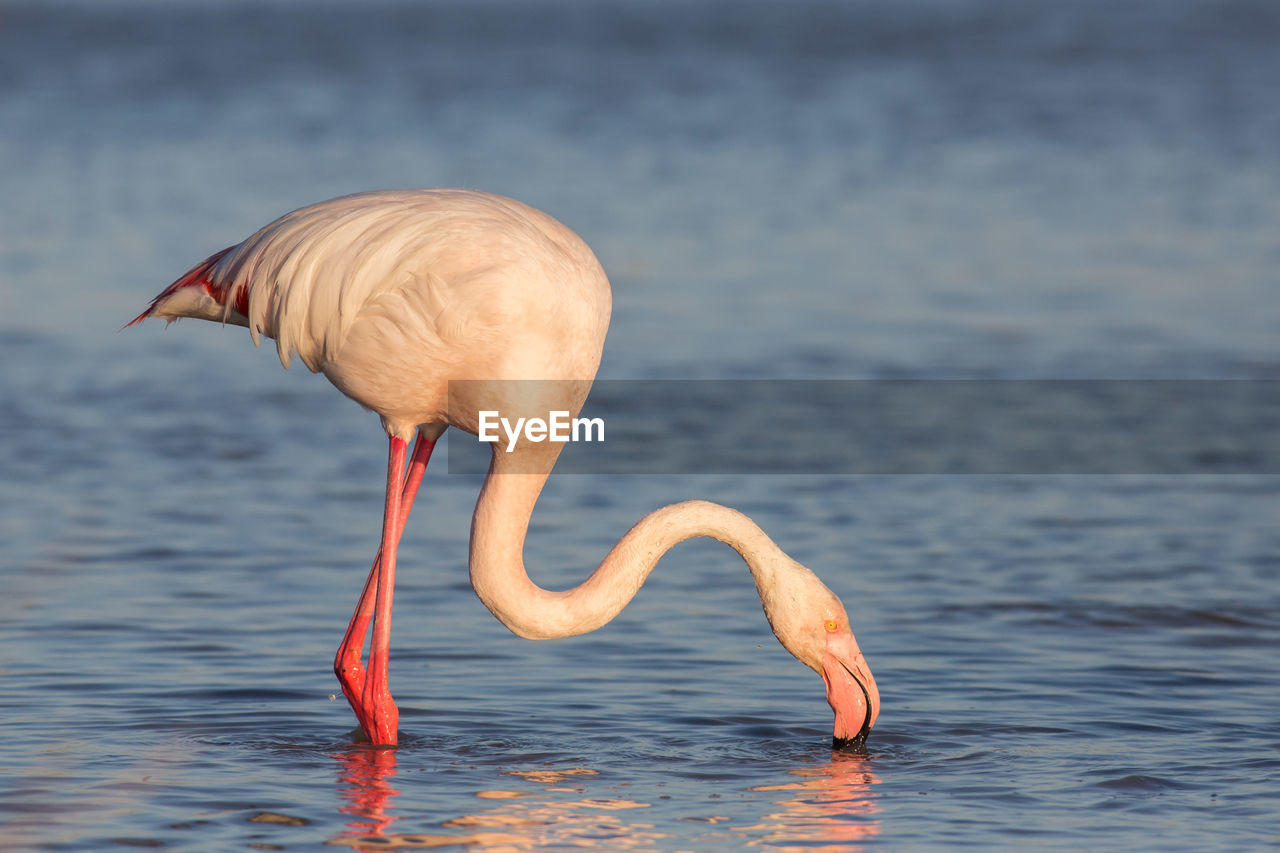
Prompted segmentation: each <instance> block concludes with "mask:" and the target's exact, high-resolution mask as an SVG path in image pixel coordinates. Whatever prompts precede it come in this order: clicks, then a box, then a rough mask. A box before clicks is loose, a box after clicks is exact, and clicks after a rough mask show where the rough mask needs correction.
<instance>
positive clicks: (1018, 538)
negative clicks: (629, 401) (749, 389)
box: [0, 0, 1280, 850]
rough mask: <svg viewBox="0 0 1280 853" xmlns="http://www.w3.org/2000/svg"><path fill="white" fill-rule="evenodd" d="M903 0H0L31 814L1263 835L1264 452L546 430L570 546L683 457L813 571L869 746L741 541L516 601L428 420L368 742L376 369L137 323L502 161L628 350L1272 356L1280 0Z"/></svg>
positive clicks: (0, 570) (3, 633) (649, 364)
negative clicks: (847, 663) (554, 447)
mask: <svg viewBox="0 0 1280 853" xmlns="http://www.w3.org/2000/svg"><path fill="white" fill-rule="evenodd" d="M901 5H902V7H903V8H899V7H898V6H897V5H894V4H888V3H871V2H861V3H857V2H855V3H844V4H829V3H821V4H816V3H815V4H808V3H790V4H785V5H783V4H763V3H760V4H757V3H732V4H728V3H726V4H719V3H695V4H688V5H685V4H682V5H676V4H667V3H658V2H654V3H640V2H636V3H622V4H609V5H607V6H606V5H597V4H588V3H585V2H584V3H555V4H510V5H508V4H504V3H485V4H461V3H459V4H444V5H433V6H430V7H426V6H419V5H417V4H404V5H399V4H391V3H375V4H361V5H360V6H359V7H354V6H353V7H351V8H350V9H348V8H345V7H344V6H341V5H337V4H334V5H317V4H314V3H304V2H285V3H274V4H259V3H246V4H214V3H206V4H186V3H182V4H179V3H160V2H157V3H93V4H85V5H78V4H62V3H56V4H45V3H41V4H29V5H28V4H6V5H4V6H0V117H2V118H0V121H3V132H0V180H2V181H3V197H4V203H3V204H2V205H0V365H2V366H3V367H2V372H0V394H2V395H3V396H2V397H0V436H3V454H0V506H2V508H3V511H2V512H0V714H2V717H0V719H2V720H3V724H4V729H3V735H2V736H0V847H4V848H6V849H10V848H11V849H16V850H23V849H56V850H86V849H120V848H127V847H161V846H163V847H167V848H174V849H182V848H187V849H217V850H222V849H245V848H246V847H252V848H255V849H309V848H316V847H319V846H322V845H325V844H327V843H332V844H335V845H346V846H350V847H353V848H357V849H360V848H364V849H374V848H376V847H390V846H396V845H398V846H409V847H412V846H419V847H426V846H432V845H437V846H439V845H446V846H447V845H455V846H456V845H470V849H476V850H483V849H489V850H558V849H566V848H573V847H577V846H595V847H599V848H601V849H634V850H724V849H737V848H745V847H758V848H764V849H772V850H789V849H797V850H798V849H804V850H852V849H860V848H881V847H883V848H886V849H950V848H953V847H957V846H971V847H976V848H984V849H986V848H1006V849H1013V848H1031V847H1035V848H1043V849H1070V850H1078V849H1092V850H1099V849H1114V850H1130V849H1140V848H1149V847H1152V846H1158V847H1160V848H1161V849H1185V850H1203V849H1214V848H1217V849H1233V850H1237V849H1264V848H1267V847H1268V846H1269V845H1270V844H1271V843H1273V842H1274V841H1275V839H1276V838H1277V836H1280V819H1278V818H1277V815H1278V814H1280V786H1278V785H1277V778H1278V776H1280V723H1278V722H1277V715H1276V707H1277V704H1276V697H1277V696H1278V695H1280V672H1278V670H1277V667H1276V664H1275V650H1276V647H1277V640H1278V639H1280V618H1278V617H1277V613H1280V524H1277V519H1278V518H1280V512H1278V511H1277V510H1278V509H1280V488H1278V484H1277V482H1276V479H1275V477H1274V476H1212V475H1210V474H1196V475H1180V476H1157V475H1153V474H1150V473H1138V472H1135V473H1134V474H1131V475H1111V476H1088V477H1085V476H1054V477H1050V476H1034V475H1033V476H1019V477H1008V476H998V477H997V476H971V477H956V476H950V477H948V476H884V477H868V476H787V475H770V476H745V475H718V476H709V475H708V476H692V475H679V474H675V475H672V474H666V475H662V476H651V477H644V476H614V475H603V474H596V475H590V474H579V475H572V476H563V477H560V478H553V480H552V481H551V483H550V484H549V486H548V489H547V491H546V492H545V494H544V497H543V499H542V501H541V502H540V503H539V506H538V509H537V512H536V513H535V516H534V520H533V526H532V531H531V535H530V542H529V544H528V548H527V553H526V558H527V562H528V563H529V565H530V567H531V571H532V572H533V574H534V576H535V579H536V580H538V581H539V582H540V583H542V584H543V585H545V586H549V587H565V586H569V585H572V584H574V583H577V582H578V581H579V580H580V579H581V578H582V577H583V576H584V575H585V573H586V572H587V571H588V570H589V568H590V567H591V566H593V565H595V563H596V561H597V560H599V558H600V557H601V556H602V555H603V554H604V553H605V552H606V550H607V549H608V547H609V546H610V545H611V544H612V543H613V542H614V541H616V539H617V538H618V537H619V536H620V535H621V534H622V533H623V532H624V531H625V530H626V529H627V528H628V527H629V526H630V525H631V524H632V523H633V522H634V521H635V520H636V519H637V518H639V517H640V516H641V515H643V514H644V513H645V512H647V511H648V510H650V509H652V508H653V507H655V506H657V505H660V504H663V503H667V502H670V501H673V500H677V499H680V498H685V497H692V496H700V497H706V498H710V499H712V500H718V501H721V502H723V503H727V504H731V505H734V506H737V507H739V508H741V509H742V510H744V511H745V512H747V513H748V514H750V515H752V516H753V517H754V518H756V519H757V520H758V521H759V522H760V523H761V524H762V525H763V526H764V527H765V529H766V530H768V531H769V532H770V534H771V535H772V536H773V537H774V538H775V539H776V540H777V541H778V542H779V543H780V544H781V545H782V546H783V547H784V548H786V549H787V550H788V551H789V552H790V553H792V554H793V556H795V557H796V558H797V559H799V560H801V561H802V562H804V563H806V564H807V565H810V566H812V567H813V568H814V569H815V570H816V571H818V572H819V574H820V575H821V576H822V577H823V578H824V579H825V580H826V581H827V583H828V584H829V585H830V586H831V587H832V588H833V589H835V590H836V591H837V592H838V593H840V594H841V596H842V597H843V599H844V601H845V603H846V604H847V605H848V607H849V610H850V614H851V617H852V619H853V623H854V628H855V630H856V632H857V635H858V638H859V640H860V642H861V645H862V646H863V648H864V650H865V651H866V652H867V655H868V658H869V660H870V663H871V666H872V668H873V670H874V672H875V674H876V676H877V679H878V681H879V685H880V689H881V694H882V699H883V710H882V713H881V717H880V722H879V724H878V725H877V727H876V729H875V731H874V732H873V734H872V737H871V740H870V742H869V747H870V748H869V752H868V754H867V755H865V756H858V755H841V754H833V753H832V752H831V751H830V749H829V748H828V744H829V737H830V711H829V709H828V708H827V706H826V703H825V701H824V700H823V690H822V684H821V681H820V680H819V679H818V678H817V676H815V675H814V674H813V673H811V672H809V671H808V670H806V669H805V668H804V667H802V666H800V665H799V664H797V663H796V662H795V661H794V660H792V659H791V658H790V657H789V656H788V655H787V654H786V652H785V651H784V650H783V649H781V647H779V646H778V644H777V642H776V641H775V640H774V639H773V637H772V635H771V634H770V632H769V629H768V626H767V624H766V623H765V621H764V619H763V617H762V614H761V612H760V607H759V603H758V600H757V599H756V597H755V593H754V591H753V589H752V585H751V583H750V579H749V577H748V575H747V573H746V571H745V570H744V568H743V566H742V564H741V562H740V561H738V560H737V558H736V557H734V555H733V554H732V553H731V552H730V551H728V550H727V549H726V548H724V547H723V546H720V545H717V544H715V543H711V542H706V541H697V542H690V543H686V544H684V545H681V546H679V547H678V548H677V549H676V550H675V551H673V552H672V553H671V554H670V555H668V556H667V557H666V558H665V559H664V560H663V561H662V563H661V564H660V565H659V566H658V569H657V571H656V572H655V573H654V575H653V576H652V578H651V579H650V581H649V583H648V584H647V585H646V587H645V588H644V590H642V591H641V593H640V595H639V597H638V598H637V599H636V601H635V602H634V603H633V604H632V605H631V606H630V607H629V608H627V609H626V610H625V611H624V612H623V613H622V615H621V616H619V617H618V618H617V619H616V620H614V622H612V623H611V624H610V625H608V626H606V627H605V628H603V629H601V630H600V631H597V632H595V633H593V634H590V635H587V636H585V637H580V638H576V639H572V640H565V641H557V642H551V643H528V642H525V641H522V640H519V639H516V638H514V637H512V636H511V635H510V634H508V633H507V632H506V630H505V629H504V628H502V626H501V625H499V624H498V623H497V622H496V621H495V620H494V619H493V618H492V617H491V616H490V615H489V614H488V613H487V612H486V611H485V610H484V608H483V607H482V605H481V604H480V603H479V602H478V601H477V600H476V598H475V597H474V595H473V594H472V593H471V592H470V589H469V586H468V584H467V579H466V567H465V559H466V537H467V530H468V525H469V520H470V510H471V507H472V504H473V503H474V499H475V493H476V488H477V486H478V481H477V479H476V478H474V477H471V476H463V475H458V474H456V473H455V474H452V475H450V474H448V473H447V472H446V471H444V470H443V469H439V470H435V469H433V470H432V471H431V472H429V474H428V478H427V483H426V486H425V489H426V490H425V492H424V494H423V497H422V498H421V499H420V502H419V507H418V509H417V510H416V513H415V516H414V518H413V520H412V521H411V522H410V524H409V528H408V530H407V532H406V535H405V540H404V543H403V545H402V549H401V571H400V573H399V574H400V577H399V585H398V592H397V600H396V621H395V626H394V631H393V658H392V687H393V690H394V692H395V694H396V696H397V699H398V700H399V703H400V707H401V713H402V716H401V729H402V743H401V746H400V747H399V748H398V749H396V750H394V751H380V750H371V749H368V748H365V747H361V746H358V745H356V744H354V742H353V739H352V736H351V729H352V727H353V725H354V721H353V719H352V716H351V713H350V711H349V709H348V708H347V707H346V704H345V702H344V701H343V700H342V699H341V697H339V698H337V699H336V700H335V699H333V698H332V694H334V693H336V692H337V685H336V683H335V681H334V679H333V676H332V673H331V672H330V670H329V661H330V659H331V656H332V654H333V650H334V648H335V647H336V644H337V642H338V640H339V638H340V635H341V632H342V629H343V627H344V625H345V620H346V619H347V617H348V616H349V613H350V608H351V607H352V606H353V604H354V601H355V597H356V594H357V592H358V591H359V586H360V584H361V582H362V580H363V576H364V573H365V571H366V570H367V568H368V564H369V560H370V559H371V557H372V553H373V550H374V548H375V547H376V539H377V535H378V526H379V514H380V491H381V481H382V465H383V460H384V444H383V441H382V439H381V437H380V433H379V430H378V427H377V422H376V418H373V417H372V416H370V415H369V414H367V413H365V412H362V411H360V410H359V409H358V408H357V407H356V406H354V405H352V404H351V403H349V402H348V401H346V400H344V399H343V398H342V397H341V396H340V395H338V394H336V393H335V392H333V391H332V389H330V388H329V387H328V386H327V384H326V383H325V382H324V381H323V380H321V379H318V378H316V377H313V376H310V375H308V374H306V372H305V371H304V370H301V369H300V368H295V369H294V371H292V372H290V373H284V372H283V371H281V370H280V369H279V365H278V364H277V362H276V361H275V356H274V353H273V352H272V351H271V350H270V348H264V349H262V350H254V349H253V348H252V347H251V346H250V345H249V342H248V339H247V336H246V335H245V334H244V332H243V330H240V329H219V328H218V327H216V326H214V325H211V324H204V325H202V324H197V323H194V322H188V323H183V324H181V325H180V326H178V327H175V328H173V329H171V330H169V331H168V332H167V333H162V331H161V328H160V324H158V323H157V324H155V326H154V327H152V326H150V325H148V326H145V327H143V328H140V329H131V330H129V331H128V332H127V333H122V334H117V331H116V330H117V329H118V328H119V327H120V326H121V325H122V324H123V323H124V322H126V321H127V320H128V319H130V318H131V317H132V316H133V315H134V314H136V313H137V311H139V310H141V308H142V307H143V306H144V305H145V304H146V301H147V300H148V299H149V298H150V297H151V296H152V295H154V293H155V292H157V291H158V290H159V289H160V288H161V287H163V286H164V285H165V284H167V283H168V281H169V280H170V279H172V278H173V277H174V276H175V275H177V274H178V273H180V272H181V271H182V270H184V269H186V268H187V267H188V266H190V265H191V263H193V262H194V261H196V260H199V259H200V258H201V257H204V256H205V255H206V254H208V253H209V252H211V251H213V250H216V249H218V248H221V247H222V246H224V245H227V244H229V243H232V242H235V241H236V240H239V239H241V238H242V237H243V236H245V235H246V234H247V233H248V232H249V231H250V230H252V229H253V228H255V227H257V226H258V225H260V224H262V223H264V222H266V221H267V220H269V219H270V218H272V217H274V216H275V215H278V214H279V213H281V212H283V211H285V210H288V209H290V208H292V207H295V206H298V205H300V204H304V203H306V202H310V201H314V200H317V199H320V198H325V197H329V196H333V195H337V194H340V193H343V192H349V191H355V190H360V189H367V188H371V187H382V186H419V185H466V186H480V187H484V188H487V189H492V190H496V191H500V192H504V193H508V194H510V195H513V196H516V197H519V198H522V199H525V200H528V201H530V202H532V203H534V204H537V205H539V206H541V207H544V208H546V209H548V210H550V211H552V212H553V213H554V214H556V215H557V216H559V217H560V218H562V219H563V220H564V221H566V222H567V223H569V224H570V225H571V226H573V227H574V228H575V229H577V230H578V231H579V232H581V233H582V234H583V235H584V236H585V237H586V238H587V239H588V241H589V242H590V243H591V244H592V245H593V246H594V247H595V248H596V250H597V252H598V254H599V255H600V257H601V259H602V261H603V263H604V265H605V267H606V269H608V270H609V272H610V274H611V277H612V280H613V283H614V292H615V312H614V321H613V326H612V331H611V334H610V339H609V343H608V345H607V347H606V355H605V361H604V365H603V367H602V375H604V376H607V377H610V378H614V379H620V378H655V377H657V378H663V377H675V378H704V379H723V378H734V379H737V378H743V377H752V378H761V377H767V378H779V377H784V378H799V377H806V378H812V377H822V378H837V377H861V378H866V377H882V376H893V377H903V376H905V377H930V378H940V377H941V378H946V377H997V378H1011V377H1019V378H1025V377H1035V378H1152V377H1162V378H1275V377H1276V375H1277V372H1278V370H1277V368H1278V367H1280V357H1278V355H1280V353H1278V352H1277V348H1276V339H1275V330H1276V329H1277V328H1280V300H1277V299H1276V296H1275V294H1276V289H1275V285H1276V269H1277V268H1280V249H1278V248H1277V238H1276V235H1277V234H1280V161H1278V160H1277V159H1276V156H1275V150H1276V149H1275V140H1276V139H1278V138H1280V101H1277V99H1276V97H1275V94H1274V92H1275V90H1274V84H1275V81H1276V80H1277V79H1280V52H1277V51H1276V50H1275V49H1274V47H1275V44H1276V43H1277V40H1278V39H1280V19H1278V17H1277V10H1276V9H1275V7H1274V5H1273V4H1271V3H1268V2H1263V0H1257V2H1242V3H1235V4H1217V3H1208V2H1205V3H1194V2H1184V1H1183V0H1164V1H1163V2H1150V3H1144V2H1126V3H1101V2H1099V3H1092V2H1078V3H1070V4H1050V3H1012V2H1010V3H1001V2H996V1H995V0H973V2H964V1H963V0H954V1H953V2H944V0H934V2H929V3H923V4H920V3H913V4H901ZM771 427H772V425H771V423H769V422H767V421H762V422H761V423H760V424H759V426H758V430H757V434H758V436H759V441H760V452H761V453H767V452H768V449H769V443H770V440H771V439H770V434H771ZM832 428H833V430H839V429H840V425H838V424H836V425H833V426H832ZM734 434H735V435H742V434H750V431H749V430H746V431H744V430H742V429H741V428H739V429H735V431H734ZM847 440H848V441H849V442H857V441H858V436H857V435H849V436H848V437H847ZM1210 443H1212V442H1210ZM836 444H837V446H838V443H836Z"/></svg>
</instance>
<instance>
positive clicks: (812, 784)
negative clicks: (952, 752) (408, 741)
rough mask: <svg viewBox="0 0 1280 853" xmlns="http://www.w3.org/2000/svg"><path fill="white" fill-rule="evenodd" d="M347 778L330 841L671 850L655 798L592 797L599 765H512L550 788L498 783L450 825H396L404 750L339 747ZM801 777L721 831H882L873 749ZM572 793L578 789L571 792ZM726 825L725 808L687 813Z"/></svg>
mask: <svg viewBox="0 0 1280 853" xmlns="http://www.w3.org/2000/svg"><path fill="white" fill-rule="evenodd" d="M336 758H337V759H338V760H339V761H340V762H341V764H342V773H341V776H340V777H339V779H340V781H341V782H342V783H343V784H344V786H345V787H343V788H342V789H341V793H342V795H343V797H344V798H345V799H346V800H347V804H346V805H344V806H342V808H341V811H342V812H343V814H348V815H354V816H356V817H357V818H358V820H356V821H352V822H349V823H348V824H347V826H348V827H349V829H348V830H347V831H346V832H344V833H343V834H342V835H341V836H339V837H337V838H334V839H332V840H331V841H330V842H329V843H330V844H333V845H340V846H345V847H351V848H353V849H356V850H381V849H387V848H390V847H416V848H432V847H453V846H465V847H466V848H467V849H468V850H472V851H486V853H520V851H534V850H551V849H564V848H570V847H599V846H604V847H606V848H608V849H610V850H642V849H643V850H652V849H663V847H664V846H665V845H664V844H663V843H662V842H663V839H669V836H668V835H667V834H665V833H662V832H658V831H657V830H656V829H655V827H654V824H652V823H646V822H644V821H643V819H642V818H641V817H640V816H641V815H643V811H642V810H643V809H646V808H648V807H649V806H650V805H651V804H650V803H644V802H638V801H635V800H629V799H618V798H602V797H586V796H583V795H584V794H585V793H586V783H587V782H588V779H589V777H591V776H595V775H596V771H594V770H590V769H588V768H585V767H574V768H568V769H560V770H512V771H507V772H506V773H504V774H503V775H504V776H516V777H520V778H521V779H524V780H525V781H527V782H536V783H540V784H542V785H543V786H544V787H543V789H542V790H541V791H537V792H532V791H516V790H504V789H499V790H488V791H479V792H477V793H476V798H477V799H481V800H484V801H486V805H489V804H492V805H491V807H488V808H483V809H481V810H478V811H476V812H474V813H472V814H467V815H462V816H460V817H456V818H453V819H451V820H446V821H444V822H443V823H441V824H440V825H441V827H442V828H444V829H448V830H461V831H460V832H452V833H449V834H444V833H388V832H386V829H387V828H388V827H389V826H390V825H391V824H392V823H393V822H394V821H395V820H397V818H395V817H392V816H390V815H389V814H388V811H389V800H390V798H392V797H394V796H396V795H397V794H398V793H399V791H397V790H396V789H394V788H392V787H391V786H390V784H388V782H389V780H390V778H391V777H392V776H394V775H395V774H396V769H395V768H396V753H395V750H384V749H369V748H363V749H353V750H350V751H348V752H343V753H339V754H337V755H336ZM791 773H792V775H794V776H797V777H799V778H800V781H797V782H790V783H786V784H781V785H762V786H760V787H756V788H752V789H751V790H752V791H757V792H769V793H772V792H782V793H784V794H785V795H786V796H785V797H784V798H783V799H781V800H776V801H774V803H773V805H775V806H778V807H779V809H778V810H777V811H772V812H770V813H769V814H767V815H765V816H764V817H763V818H761V820H760V821H759V822H758V823H755V824H753V825H751V826H740V827H726V828H724V829H720V830H719V831H718V833H717V835H716V836H715V837H716V838H718V839H721V840H723V841H725V842H728V843H731V844H732V845H733V846H751V847H764V848H767V849H770V850H779V851H790V850H797V851H798V850H804V851H808V853H813V851H819V853H822V851H837V850H840V851H847V850H850V849H856V847H857V845H858V844H859V843H860V842H864V841H867V840H868V839H871V838H873V837H874V836H876V835H878V834H879V832H880V822H879V821H878V820H874V819H871V817H870V816H871V815H874V814H875V813H877V812H878V811H879V808H878V807H877V806H876V804H875V801H874V800H875V798H874V796H873V795H872V789H871V786H872V785H875V784H878V783H879V781H880V780H879V779H877V778H876V777H875V775H874V773H873V772H872V768H871V759H869V758H868V757H867V756H853V755H841V756H835V755H833V760H832V761H831V763H829V764H824V765H820V766H806V767H799V768H796V769H794V770H792V771H791ZM565 795H572V796H571V797H570V798H567V799H563V797H564V796H565ZM686 820H689V821H693V822H699V823H707V824H712V825H714V824H719V823H722V822H723V821H725V820H726V818H721V817H701V818H686Z"/></svg>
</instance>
